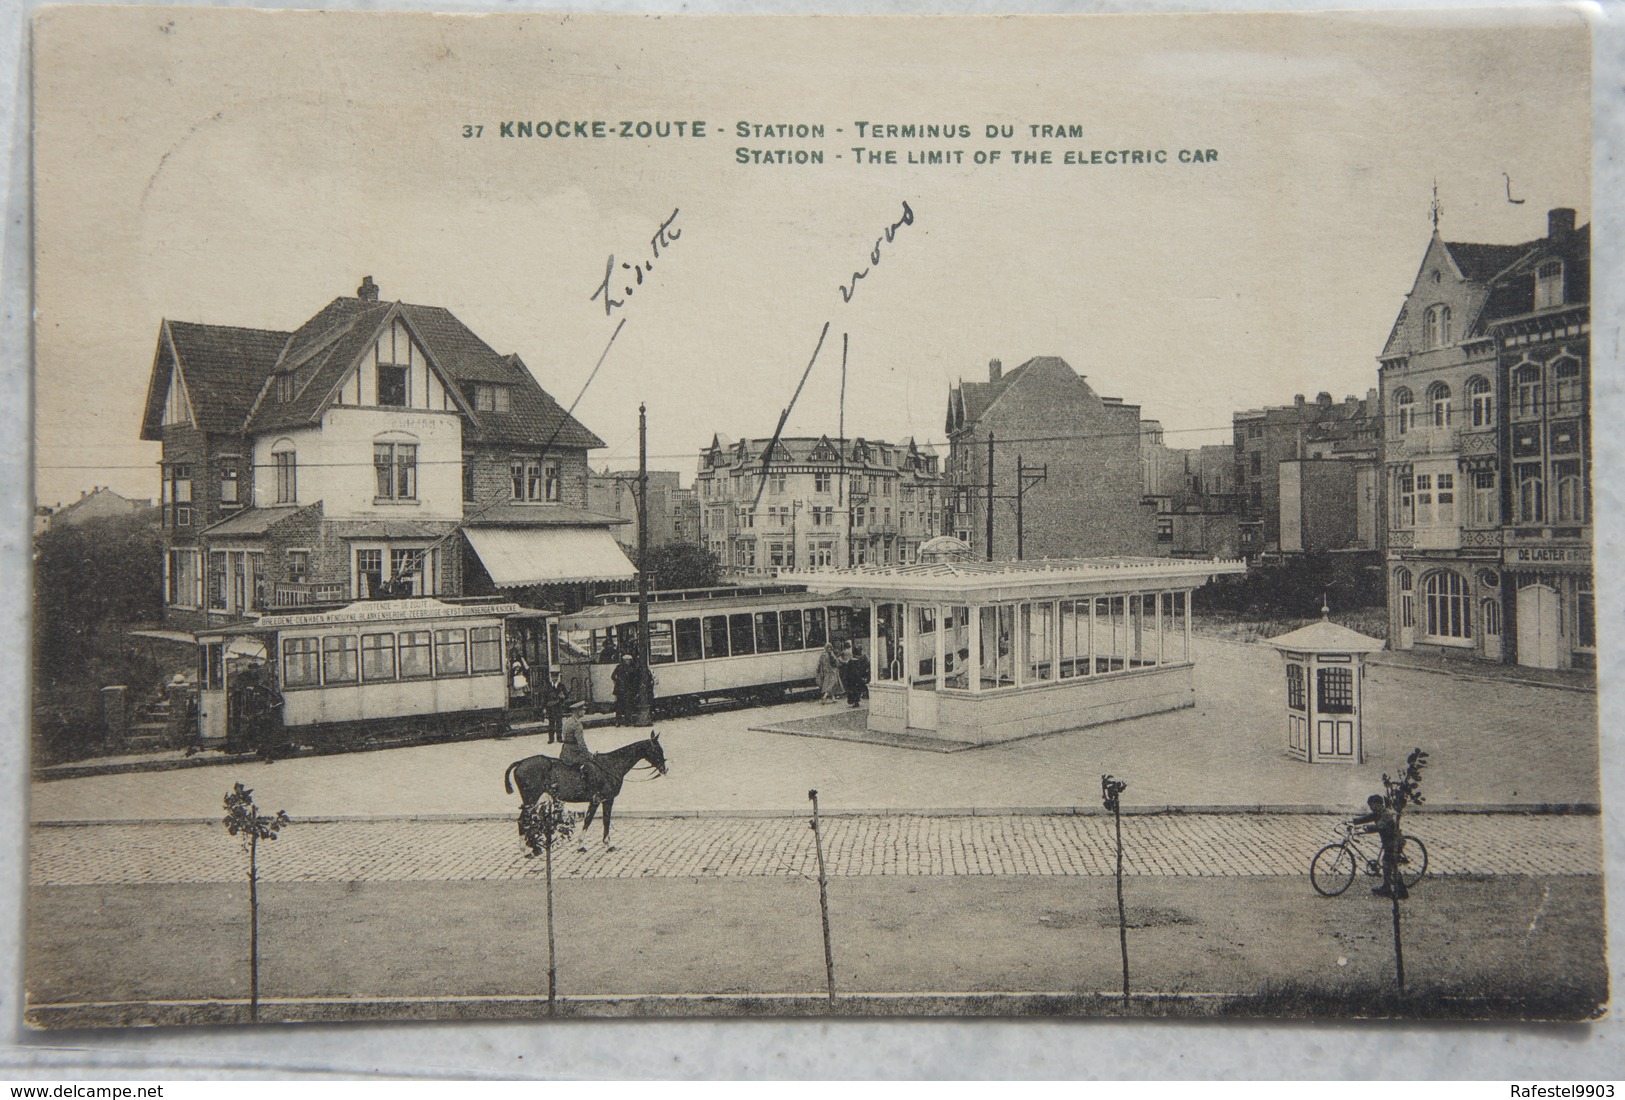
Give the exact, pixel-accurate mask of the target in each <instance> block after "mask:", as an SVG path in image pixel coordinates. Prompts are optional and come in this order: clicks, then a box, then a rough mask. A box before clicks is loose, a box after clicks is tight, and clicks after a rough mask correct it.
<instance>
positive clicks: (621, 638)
mask: <svg viewBox="0 0 1625 1100" xmlns="http://www.w3.org/2000/svg"><path fill="white" fill-rule="evenodd" d="M615 645H616V647H617V648H618V649H619V650H620V652H622V653H630V654H632V655H633V656H637V654H638V653H640V652H642V647H641V646H640V645H639V644H638V624H637V623H622V624H621V625H620V626H617V627H616V628H615ZM618 659H619V658H617V660H618Z"/></svg>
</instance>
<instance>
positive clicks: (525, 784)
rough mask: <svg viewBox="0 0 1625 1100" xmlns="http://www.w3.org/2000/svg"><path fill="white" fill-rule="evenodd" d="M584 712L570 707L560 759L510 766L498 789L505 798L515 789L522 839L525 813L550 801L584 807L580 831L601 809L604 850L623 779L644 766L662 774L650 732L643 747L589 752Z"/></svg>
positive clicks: (661, 757) (660, 754)
mask: <svg viewBox="0 0 1625 1100" xmlns="http://www.w3.org/2000/svg"><path fill="white" fill-rule="evenodd" d="M584 707H585V704H579V705H578V706H576V707H573V708H572V713H571V717H570V718H568V719H566V721H565V729H566V733H567V736H566V740H565V746H564V749H563V750H562V751H561V752H560V754H559V756H557V757H553V756H546V755H538V756H530V757H526V758H525V759H523V760H515V761H514V762H513V763H512V764H509V765H508V770H507V771H506V772H505V773H503V776H502V783H503V786H504V787H506V788H507V790H508V793H509V794H512V793H513V791H514V784H515V783H517V784H518V786H519V809H520V828H519V833H520V835H521V836H523V835H524V833H525V829H524V815H525V811H527V810H529V809H530V808H531V807H533V806H535V805H536V803H537V802H538V801H539V800H540V799H541V798H542V796H543V795H551V796H552V797H553V798H556V799H557V800H558V801H560V802H585V803H587V817H586V820H585V821H583V822H582V826H581V827H582V829H583V830H585V829H586V828H587V827H588V826H590V825H591V824H592V819H593V815H594V814H596V813H597V812H598V807H599V806H603V808H604V843H605V844H606V845H608V844H609V824H610V815H611V814H612V813H613V811H614V808H615V798H616V796H618V795H619V794H620V793H621V782H622V781H623V780H624V779H625V778H626V773H627V772H629V771H631V770H632V769H633V768H634V767H635V766H637V765H638V763H640V762H644V763H647V764H649V765H650V766H652V767H653V768H654V769H655V771H657V772H659V773H660V774H661V775H665V774H666V752H665V750H664V749H663V748H662V747H661V745H660V735H659V734H658V733H653V732H651V733H650V734H649V737H648V739H647V740H645V741H635V742H633V743H632V744H630V745H622V746H621V747H620V748H618V749H612V750H611V751H609V752H606V753H597V754H594V753H592V752H590V751H588V749H587V747H586V741H585V737H584V736H583V734H584V732H585V731H584V730H583V729H582V726H581V718H580V709H581V708H584ZM572 727H573V730H572ZM582 850H583V851H585V848H583V849H582ZM611 850H612V851H613V849H611ZM532 854H534V852H533V853H532Z"/></svg>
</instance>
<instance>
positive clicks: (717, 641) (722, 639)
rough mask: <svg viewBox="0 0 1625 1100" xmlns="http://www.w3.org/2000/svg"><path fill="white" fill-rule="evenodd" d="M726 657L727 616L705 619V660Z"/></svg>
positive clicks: (712, 616) (708, 616) (711, 616)
mask: <svg viewBox="0 0 1625 1100" xmlns="http://www.w3.org/2000/svg"><path fill="white" fill-rule="evenodd" d="M726 656H728V616H726V615H707V616H706V617H705V659H706V660H707V661H709V660H712V659H713V658H716V657H726Z"/></svg>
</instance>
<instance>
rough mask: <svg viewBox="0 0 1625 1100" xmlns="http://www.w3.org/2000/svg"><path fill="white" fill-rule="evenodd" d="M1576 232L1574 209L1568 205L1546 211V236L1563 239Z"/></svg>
mask: <svg viewBox="0 0 1625 1100" xmlns="http://www.w3.org/2000/svg"><path fill="white" fill-rule="evenodd" d="M1573 232H1574V211H1573V210H1570V209H1569V208H1568V207H1566V206H1559V207H1558V208H1557V209H1555V210H1549V211H1547V212H1546V236H1548V237H1550V238H1551V239H1552V240H1554V241H1555V240H1561V239H1562V238H1564V237H1567V236H1568V235H1569V234H1570V233H1573Z"/></svg>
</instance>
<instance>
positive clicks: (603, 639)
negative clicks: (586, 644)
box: [592, 627, 621, 665]
mask: <svg viewBox="0 0 1625 1100" xmlns="http://www.w3.org/2000/svg"><path fill="white" fill-rule="evenodd" d="M592 651H593V653H595V654H597V656H595V657H594V658H593V663H594V664H599V665H612V664H614V663H615V662H616V661H619V660H620V659H621V646H620V643H619V642H617V641H616V640H615V628H614V627H610V628H608V629H606V630H595V631H593V632H592Z"/></svg>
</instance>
